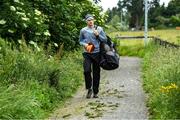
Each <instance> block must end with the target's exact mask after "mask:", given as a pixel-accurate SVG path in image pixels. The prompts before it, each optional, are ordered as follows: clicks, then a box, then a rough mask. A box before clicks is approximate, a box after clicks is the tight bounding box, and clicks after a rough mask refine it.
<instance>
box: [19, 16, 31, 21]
mask: <svg viewBox="0 0 180 120" xmlns="http://www.w3.org/2000/svg"><path fill="white" fill-rule="evenodd" d="M21 19H22V20H24V21H28V20H29V18H26V17H22V18H21Z"/></svg>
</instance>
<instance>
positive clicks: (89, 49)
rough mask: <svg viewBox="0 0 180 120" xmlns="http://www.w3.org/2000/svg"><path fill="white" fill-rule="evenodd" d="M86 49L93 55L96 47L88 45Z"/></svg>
mask: <svg viewBox="0 0 180 120" xmlns="http://www.w3.org/2000/svg"><path fill="white" fill-rule="evenodd" d="M85 49H86V51H87V52H88V53H91V52H93V50H94V45H93V44H87V45H85Z"/></svg>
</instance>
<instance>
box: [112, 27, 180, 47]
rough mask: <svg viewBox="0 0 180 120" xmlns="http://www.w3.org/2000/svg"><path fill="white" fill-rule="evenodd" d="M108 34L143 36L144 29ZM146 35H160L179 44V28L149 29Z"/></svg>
mask: <svg viewBox="0 0 180 120" xmlns="http://www.w3.org/2000/svg"><path fill="white" fill-rule="evenodd" d="M110 35H111V36H112V37H115V36H144V31H127V32H124V31H121V32H113V33H111V34H110ZM148 35H149V36H156V37H160V38H162V39H164V40H166V41H169V42H171V43H175V44H179V45H180V30H175V29H167V30H150V31H149V32H148Z"/></svg>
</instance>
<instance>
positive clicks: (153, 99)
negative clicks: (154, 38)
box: [143, 45, 180, 120]
mask: <svg viewBox="0 0 180 120" xmlns="http://www.w3.org/2000/svg"><path fill="white" fill-rule="evenodd" d="M179 60H180V49H174V48H164V47H161V46H155V45H150V46H149V47H148V48H147V49H146V54H145V57H144V61H143V80H144V88H145V90H146V92H148V95H149V98H148V106H149V107H150V115H151V116H150V117H151V118H152V119H164V120H165V119H179V118H180V108H179V106H180V97H179V96H180V88H179V87H180V81H179V80H180V67H179V66H180V61H179Z"/></svg>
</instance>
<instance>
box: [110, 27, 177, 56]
mask: <svg viewBox="0 0 180 120" xmlns="http://www.w3.org/2000/svg"><path fill="white" fill-rule="evenodd" d="M109 35H110V36H111V37H112V38H115V37H116V36H119V35H120V36H143V35H144V32H143V31H128V32H124V31H122V32H112V33H110V34H109ZM149 35H150V36H156V37H160V38H162V39H164V40H166V41H169V42H172V43H175V44H179V45H180V30H173V29H168V30H153V31H149ZM114 41H115V42H116V44H117V45H118V46H117V49H118V52H119V54H120V55H121V56H138V57H141V58H142V57H143V56H144V54H145V52H144V48H145V46H144V40H143V39H134V40H119V39H118V40H114Z"/></svg>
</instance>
